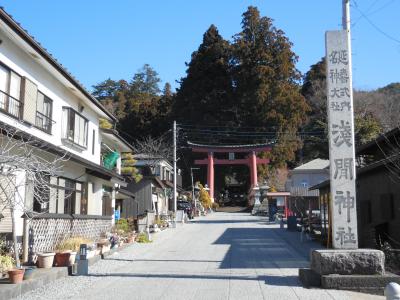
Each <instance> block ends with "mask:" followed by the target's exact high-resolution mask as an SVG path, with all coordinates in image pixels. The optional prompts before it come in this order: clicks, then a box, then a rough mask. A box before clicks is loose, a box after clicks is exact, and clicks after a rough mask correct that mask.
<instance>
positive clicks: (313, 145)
mask: <svg viewBox="0 0 400 300" xmlns="http://www.w3.org/2000/svg"><path fill="white" fill-rule="evenodd" d="M301 93H302V94H303V96H304V97H305V98H306V101H307V103H308V105H309V106H310V107H311V111H310V112H309V114H308V117H309V118H308V122H307V124H306V126H304V128H303V130H304V131H306V132H308V133H309V134H307V135H306V136H304V137H303V148H302V151H301V154H302V159H304V160H305V161H309V160H312V159H314V158H326V159H327V158H329V140H328V112H327V95H326V64H325V58H322V59H321V60H320V61H319V62H318V63H316V64H315V65H312V66H311V68H310V70H309V71H308V72H307V73H306V75H305V77H304V82H303V86H302V89H301ZM365 93H368V92H363V93H360V92H358V93H355V94H354V105H355V108H354V114H355V118H354V127H355V142H356V145H359V144H362V143H366V142H368V141H370V140H372V139H374V138H375V137H376V136H377V135H378V134H379V132H381V130H382V129H381V125H380V123H379V121H378V119H377V117H376V116H375V115H374V113H373V112H372V111H370V110H368V107H367V106H366V105H364V104H365V103H363V100H362V97H364V94H365Z"/></svg>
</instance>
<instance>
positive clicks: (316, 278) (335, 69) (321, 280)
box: [299, 30, 400, 291]
mask: <svg viewBox="0 0 400 300" xmlns="http://www.w3.org/2000/svg"><path fill="white" fill-rule="evenodd" d="M350 49H351V47H350V38H349V33H348V32H347V30H339V31H328V32H327V33H326V57H325V59H326V66H327V68H326V69H327V74H326V80H327V98H328V99H327V100H328V103H327V105H328V106H327V107H328V126H329V137H328V138H329V159H330V187H331V201H330V209H331V217H332V220H331V222H330V223H331V224H332V228H331V229H332V245H333V248H334V249H323V250H314V251H312V253H311V267H310V268H309V269H300V270H299V277H300V281H301V282H302V283H303V285H305V286H322V288H334V289H351V290H363V289H368V290H373V289H376V290H379V291H381V290H382V288H383V287H384V286H385V282H386V281H387V280H394V281H397V280H399V281H400V277H399V278H394V277H393V278H392V277H390V276H386V275H385V255H384V254H383V252H382V251H380V250H375V249H358V231H357V205H356V166H355V145H354V114H353V93H352V91H353V88H352V78H351V77H352V76H351V51H350Z"/></svg>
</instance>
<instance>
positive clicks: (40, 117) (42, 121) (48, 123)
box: [35, 111, 55, 133]
mask: <svg viewBox="0 0 400 300" xmlns="http://www.w3.org/2000/svg"><path fill="white" fill-rule="evenodd" d="M54 123H55V122H54V121H53V120H52V119H50V118H49V117H48V116H46V115H44V114H42V113H41V112H38V111H37V112H36V124H35V125H36V127H38V128H39V129H41V130H43V131H45V132H47V133H51V128H52V126H53V124H54Z"/></svg>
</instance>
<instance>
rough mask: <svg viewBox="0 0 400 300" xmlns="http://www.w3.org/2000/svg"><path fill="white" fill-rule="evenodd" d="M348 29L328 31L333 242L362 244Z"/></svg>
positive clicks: (347, 245) (342, 246) (340, 246)
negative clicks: (358, 220)
mask: <svg viewBox="0 0 400 300" xmlns="http://www.w3.org/2000/svg"><path fill="white" fill-rule="evenodd" d="M349 49H350V45H349V41H348V37H347V32H346V31H345V30H340V31H328V32H327V33H326V66H327V68H326V72H327V74H326V75H327V77H326V79H327V96H328V106H327V107H328V126H329V159H330V182H331V195H332V201H331V211H332V244H333V247H334V248H336V249H356V248H358V232H357V210H356V188H355V187H356V185H355V182H356V169H355V147H354V114H353V88H352V82H351V53H350V51H349Z"/></svg>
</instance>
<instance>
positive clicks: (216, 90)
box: [173, 25, 236, 125]
mask: <svg viewBox="0 0 400 300" xmlns="http://www.w3.org/2000/svg"><path fill="white" fill-rule="evenodd" d="M230 58H231V52H230V45H229V43H228V42H227V41H225V40H224V39H223V38H222V37H221V35H220V34H219V33H218V29H217V27H215V26H214V25H211V26H210V27H209V28H208V30H207V31H206V32H205V33H204V35H203V41H202V43H201V44H200V46H199V48H198V50H197V51H195V52H193V53H192V57H191V61H190V62H189V63H188V64H187V67H188V68H187V70H186V77H184V78H182V79H181V82H180V83H181V86H180V88H179V89H178V91H177V94H176V97H175V102H174V107H173V114H174V117H175V118H176V119H177V120H178V121H182V122H185V123H188V122H190V123H192V124H199V125H205V124H206V125H217V124H221V123H223V124H225V125H226V123H227V122H234V121H235V119H236V117H235V116H232V113H231V112H232V109H233V108H234V107H233V103H232V99H233V97H232V95H233V88H232V79H231V74H230Z"/></svg>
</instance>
